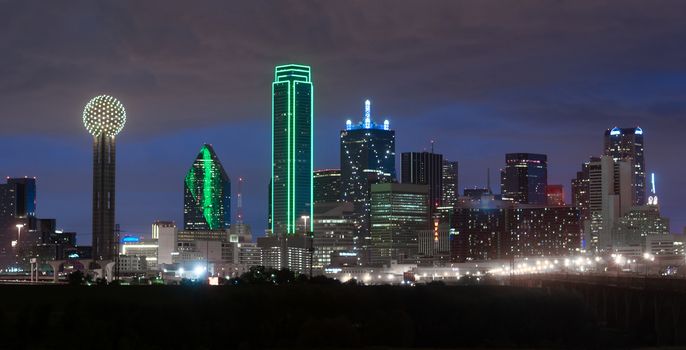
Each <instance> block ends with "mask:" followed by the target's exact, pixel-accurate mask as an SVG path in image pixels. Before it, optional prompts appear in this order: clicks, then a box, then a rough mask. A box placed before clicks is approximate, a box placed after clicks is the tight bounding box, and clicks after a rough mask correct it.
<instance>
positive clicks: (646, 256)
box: [643, 252, 655, 278]
mask: <svg viewBox="0 0 686 350" xmlns="http://www.w3.org/2000/svg"><path fill="white" fill-rule="evenodd" d="M643 260H644V261H645V262H644V265H645V275H644V276H643V278H648V264H649V263H651V262H653V261H655V255H653V254H650V253H648V252H645V253H643Z"/></svg>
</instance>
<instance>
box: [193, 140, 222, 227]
mask: <svg viewBox="0 0 686 350" xmlns="http://www.w3.org/2000/svg"><path fill="white" fill-rule="evenodd" d="M183 185H184V186H183V187H184V196H183V222H184V225H183V227H184V229H185V230H226V229H229V228H230V226H231V180H230V179H229V176H228V175H227V174H226V171H224V167H223V166H222V164H221V162H220V161H219V158H218V157H217V154H216V153H215V152H214V149H213V148H212V146H211V145H208V144H205V145H203V146H202V148H201V149H200V153H198V156H197V157H196V158H195V161H194V162H193V165H192V166H191V168H190V169H189V170H188V173H186V177H185V178H184V182H183Z"/></svg>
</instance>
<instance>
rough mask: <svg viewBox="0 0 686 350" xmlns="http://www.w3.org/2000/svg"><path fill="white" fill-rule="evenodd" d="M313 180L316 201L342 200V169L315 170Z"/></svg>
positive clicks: (330, 201)
mask: <svg viewBox="0 0 686 350" xmlns="http://www.w3.org/2000/svg"><path fill="white" fill-rule="evenodd" d="M313 181H314V202H315V203H332V202H340V201H341V170H340V169H324V170H315V172H314V180H313Z"/></svg>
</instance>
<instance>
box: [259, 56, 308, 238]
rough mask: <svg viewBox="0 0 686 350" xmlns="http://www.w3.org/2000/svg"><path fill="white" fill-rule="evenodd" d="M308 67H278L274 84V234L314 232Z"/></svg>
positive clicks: (272, 200) (272, 231)
mask: <svg viewBox="0 0 686 350" xmlns="http://www.w3.org/2000/svg"><path fill="white" fill-rule="evenodd" d="M311 78H312V76H311V69H310V67H309V66H303V65H299V64H288V65H283V66H277V67H276V69H275V73H274V82H273V83H272V176H271V179H272V182H271V200H270V207H271V208H270V212H271V215H270V219H271V227H270V230H271V233H272V234H276V235H282V234H288V235H292V234H295V233H296V232H304V231H307V232H312V220H309V221H303V220H302V219H301V218H302V217H304V216H307V217H309V218H312V217H313V216H314V215H313V209H314V208H313V205H312V200H313V181H312V174H313V170H314V169H313V168H312V166H313V158H312V156H313V151H312V146H313V143H312V137H313V132H312V131H313V129H312V127H313V85H312V80H311ZM305 225H307V227H305Z"/></svg>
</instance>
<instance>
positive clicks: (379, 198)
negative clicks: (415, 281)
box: [371, 183, 429, 265]
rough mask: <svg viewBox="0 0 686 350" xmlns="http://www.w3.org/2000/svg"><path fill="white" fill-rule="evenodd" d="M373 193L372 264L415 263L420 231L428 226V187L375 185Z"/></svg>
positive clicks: (372, 188)
mask: <svg viewBox="0 0 686 350" xmlns="http://www.w3.org/2000/svg"><path fill="white" fill-rule="evenodd" d="M371 194H372V198H371V237H372V263H374V264H376V265H382V264H388V263H389V262H390V261H391V260H396V261H398V262H399V263H412V262H416V258H417V254H418V231H421V230H427V229H429V187H428V186H427V185H414V184H397V183H384V184H374V185H372V186H371Z"/></svg>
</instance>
